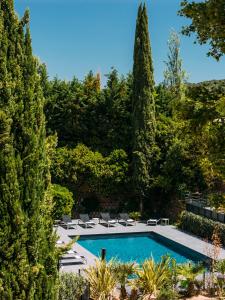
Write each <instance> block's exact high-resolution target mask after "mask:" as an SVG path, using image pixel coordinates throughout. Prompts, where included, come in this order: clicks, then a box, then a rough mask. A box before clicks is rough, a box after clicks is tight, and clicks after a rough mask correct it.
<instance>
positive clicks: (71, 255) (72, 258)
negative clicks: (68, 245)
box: [59, 250, 87, 267]
mask: <svg viewBox="0 0 225 300" xmlns="http://www.w3.org/2000/svg"><path fill="white" fill-rule="evenodd" d="M86 263H87V260H86V258H85V257H84V256H82V255H78V254H77V252H76V251H74V250H69V251H67V252H66V253H65V254H63V255H62V256H61V258H60V261H59V264H60V266H61V267H62V266H69V265H77V264H86Z"/></svg>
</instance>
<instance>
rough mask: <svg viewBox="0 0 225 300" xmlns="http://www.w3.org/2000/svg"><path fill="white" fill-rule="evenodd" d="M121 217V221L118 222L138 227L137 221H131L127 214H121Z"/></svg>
mask: <svg viewBox="0 0 225 300" xmlns="http://www.w3.org/2000/svg"><path fill="white" fill-rule="evenodd" d="M119 217H120V219H119V221H118V222H119V223H124V224H125V225H126V226H127V225H136V221H135V220H133V219H131V218H130V217H129V215H128V214H126V213H121V214H119Z"/></svg>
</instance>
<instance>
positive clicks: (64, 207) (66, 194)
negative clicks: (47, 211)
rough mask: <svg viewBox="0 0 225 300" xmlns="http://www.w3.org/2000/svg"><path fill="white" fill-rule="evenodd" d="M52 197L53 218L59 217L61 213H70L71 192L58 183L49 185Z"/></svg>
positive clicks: (71, 205)
mask: <svg viewBox="0 0 225 300" xmlns="http://www.w3.org/2000/svg"><path fill="white" fill-rule="evenodd" d="M51 192H52V197H53V211H52V213H53V218H54V219H61V217H62V216H63V215H71V211H72V208H73V204H74V201H73V194H72V193H71V192H70V191H69V190H68V189H67V188H66V187H63V186H61V185H59V184H53V185H52V186H51Z"/></svg>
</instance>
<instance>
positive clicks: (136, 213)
mask: <svg viewBox="0 0 225 300" xmlns="http://www.w3.org/2000/svg"><path fill="white" fill-rule="evenodd" d="M129 217H130V218H131V219H134V220H136V221H137V220H139V219H140V217H141V213H140V212H139V211H132V212H130V213H129Z"/></svg>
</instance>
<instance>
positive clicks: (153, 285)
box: [135, 256, 171, 299]
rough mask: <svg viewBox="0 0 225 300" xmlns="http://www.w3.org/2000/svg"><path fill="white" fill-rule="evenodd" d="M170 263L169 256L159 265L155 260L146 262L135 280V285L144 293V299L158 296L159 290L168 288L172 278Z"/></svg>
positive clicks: (163, 258) (164, 257)
mask: <svg viewBox="0 0 225 300" xmlns="http://www.w3.org/2000/svg"><path fill="white" fill-rule="evenodd" d="M170 261H171V260H170V258H169V257H168V256H163V257H162V259H161V261H160V262H159V263H156V262H155V261H154V259H153V258H151V259H147V260H145V261H144V263H143V265H142V267H141V268H140V269H139V270H138V271H137V273H136V274H137V279H135V284H136V286H137V287H138V288H139V289H140V291H141V292H142V295H143V299H151V297H152V296H157V295H158V293H159V290H160V289H161V288H163V287H165V286H167V284H168V282H169V281H170V278H171V269H170Z"/></svg>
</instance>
